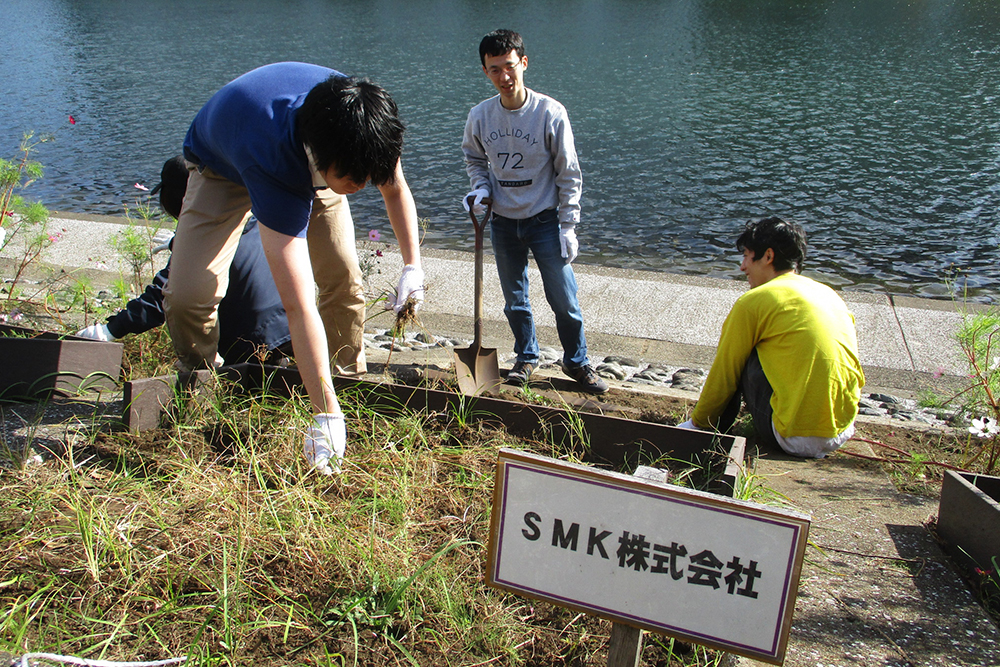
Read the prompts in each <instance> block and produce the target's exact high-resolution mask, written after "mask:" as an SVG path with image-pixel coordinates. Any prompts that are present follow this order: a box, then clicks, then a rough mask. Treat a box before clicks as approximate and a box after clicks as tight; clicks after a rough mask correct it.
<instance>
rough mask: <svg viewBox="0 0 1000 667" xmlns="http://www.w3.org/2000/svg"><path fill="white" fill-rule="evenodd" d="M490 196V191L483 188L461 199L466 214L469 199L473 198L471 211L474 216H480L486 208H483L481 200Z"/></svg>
mask: <svg viewBox="0 0 1000 667" xmlns="http://www.w3.org/2000/svg"><path fill="white" fill-rule="evenodd" d="M489 196H490V191H489V190H486V189H484V188H479V189H478V190H473V191H472V192H470V193H469V194H467V195H465V196H464V197H462V206H464V207H465V211H466V213H468V211H469V198H470V197H474V199H473V201H472V210H473V212H475V214H476V215H482V214H483V213H486V207H485V206H483V199H484V198H486V197H489Z"/></svg>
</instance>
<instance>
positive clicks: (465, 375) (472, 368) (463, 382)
mask: <svg viewBox="0 0 1000 667" xmlns="http://www.w3.org/2000/svg"><path fill="white" fill-rule="evenodd" d="M483 203H484V204H486V215H484V216H483V220H482V222H480V221H478V220H476V212H475V209H474V207H473V206H472V201H471V200H470V201H469V216H470V217H471V218H472V226H473V227H474V228H475V230H476V311H475V315H476V324H475V327H476V328H475V338H474V340H473V341H472V345H470V346H469V347H463V348H455V376H456V377H457V378H458V388H459V390H460V391H461V392H462V393H463V394H465V395H466V396H475V395H476V394H478V393H480V392H482V391H488V390H490V389H493V388H494V387H496V386H498V385H500V384H501V383H502V382H503V380H501V379H500V364H499V362H498V361H497V351H496V350H494V349H490V348H485V347H483V346H482V339H483V230H484V229H485V227H486V221H487V220H489V219H490V213H491V212H492V210H493V201H492V200H491V199H483Z"/></svg>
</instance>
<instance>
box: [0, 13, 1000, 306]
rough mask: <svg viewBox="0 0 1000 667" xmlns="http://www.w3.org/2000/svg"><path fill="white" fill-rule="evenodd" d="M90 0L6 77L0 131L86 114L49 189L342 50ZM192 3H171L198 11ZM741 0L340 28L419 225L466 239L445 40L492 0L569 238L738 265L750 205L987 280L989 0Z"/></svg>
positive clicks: (142, 156) (820, 255)
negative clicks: (187, 28)
mask: <svg viewBox="0 0 1000 667" xmlns="http://www.w3.org/2000/svg"><path fill="white" fill-rule="evenodd" d="M220 2H221V0H220ZM21 4H23V3H21ZM99 4H100V3H90V2H83V1H82V0H81V2H80V3H76V4H74V9H73V10H72V11H71V10H69V9H65V8H63V9H53V10H52V11H53V12H55V13H54V14H52V15H50V16H48V17H47V18H46V19H45V22H43V23H39V24H38V25H37V26H34V27H32V29H36V30H37V29H48V28H46V27H45V26H60V25H61V26H63V27H64V32H61V33H60V32H58V31H56V32H54V33H52V34H50V35H48V37H49V38H50V41H49V42H47V43H48V44H55V45H57V46H59V47H60V48H63V47H64V45H66V44H69V45H70V47H72V49H75V52H74V53H73V57H72V58H67V59H65V60H60V59H54V58H55V56H53V57H52V58H49V59H48V60H46V59H40V64H38V65H33V64H32V63H28V64H27V65H26V67H25V68H24V69H22V70H16V71H11V72H8V73H7V75H6V76H8V80H7V81H6V82H5V84H6V85H7V86H8V87H9V88H10V92H9V93H8V95H7V99H6V100H5V101H3V102H0V104H2V105H3V109H4V113H2V114H0V138H12V137H16V135H17V134H18V133H19V132H20V131H21V130H22V129H24V128H25V126H26V125H27V124H29V123H30V124H31V126H32V127H39V128H40V129H50V128H52V127H56V126H59V124H60V123H64V119H65V115H64V114H65V112H66V111H65V110H71V111H72V112H73V113H76V114H77V115H78V116H79V117H80V119H81V122H80V124H78V125H77V126H76V127H74V128H72V132H69V131H65V129H64V130H61V131H60V136H59V138H58V139H57V141H56V142H54V143H53V144H48V145H46V146H45V147H44V149H43V150H41V151H39V154H38V157H39V159H40V160H42V161H43V162H44V163H45V164H46V165H47V167H48V171H47V174H46V177H45V179H44V180H43V181H41V182H39V183H37V184H36V185H34V186H32V191H33V193H34V196H35V197H37V198H40V199H42V200H43V201H44V202H45V203H46V205H47V206H49V207H50V208H52V209H55V210H69V211H79V212H91V213H101V214H107V215H120V214H121V212H122V210H123V206H124V205H132V204H133V203H134V201H135V199H136V197H137V195H139V194H140V193H139V191H137V190H135V189H134V188H133V187H132V184H133V183H135V182H136V181H143V182H145V183H147V184H151V183H152V182H155V178H156V174H157V173H158V170H159V165H160V164H161V163H162V160H163V159H164V157H165V156H169V155H172V154H175V153H176V152H178V149H179V145H180V140H181V138H182V137H183V134H184V131H185V129H186V125H187V122H188V121H189V119H190V117H191V116H192V115H193V113H194V112H195V111H196V110H197V108H198V106H199V105H200V104H201V103H202V102H203V101H204V99H206V98H207V96H208V95H209V94H210V93H211V91H213V90H215V89H216V88H217V87H218V86H219V85H221V84H222V83H224V82H225V81H226V80H228V78H230V74H231V73H239V72H242V71H245V70H246V69H249V68H250V67H252V66H255V65H256V64H260V63H261V62H267V61H273V60H278V59H287V58H299V59H309V58H310V57H313V56H314V55H315V54H314V53H313V52H317V53H318V54H320V55H318V56H316V57H317V59H322V58H331V59H332V58H333V56H330V55H329V50H330V48H333V47H327V48H320V49H317V47H316V44H313V43H308V40H307V39H306V38H305V37H304V35H307V34H309V31H308V30H304V29H303V28H304V27H305V26H304V25H300V24H298V23H296V21H299V22H301V21H307V22H310V21H311V22H313V23H317V25H319V24H322V21H320V20H319V19H318V18H317V15H316V14H315V13H309V12H305V13H304V14H303V16H302V17H291V16H288V15H287V12H285V11H284V10H283V9H282V8H281V7H280V6H279V5H281V3H273V2H267V0H252V2H251V4H252V5H253V11H252V12H251V11H249V10H248V11H247V12H244V14H245V15H246V17H247V18H246V20H247V21H251V22H256V23H260V24H263V25H269V26H272V27H275V26H278V28H277V29H278V30H279V31H280V30H287V31H288V32H289V34H290V35H297V37H296V38H295V39H291V37H289V38H288V40H287V41H286V42H284V45H283V46H282V48H281V49H278V48H277V47H276V46H275V44H276V43H277V42H278V41H279V40H271V39H269V40H262V39H259V38H255V37H254V35H256V34H257V33H256V32H255V31H254V30H252V29H250V27H247V26H243V28H240V30H242V33H243V34H244V40H243V41H241V42H239V46H236V44H235V43H234V44H232V45H231V48H230V47H227V50H226V52H225V53H218V54H216V59H215V60H214V61H212V62H211V66H206V67H205V68H204V71H197V70H198V68H196V69H195V70H192V68H191V66H190V63H191V62H192V61H193V60H192V59H193V58H197V57H198V55H199V49H204V48H208V46H206V45H208V44H213V43H215V42H216V41H217V34H219V33H218V29H219V26H223V25H227V26H228V23H226V22H227V21H231V20H232V14H231V12H230V13H227V12H225V11H222V10H221V9H220V10H219V12H217V14H218V16H217V15H216V12H210V13H207V14H206V13H204V12H202V13H201V14H199V16H200V19H199V22H200V24H201V25H202V30H201V31H200V32H198V33H196V34H192V35H187V36H186V37H185V40H183V41H179V40H178V39H177V35H175V34H173V33H171V32H170V28H169V25H168V23H169V22H164V21H144V23H143V25H144V26H145V28H144V32H143V35H144V39H143V40H138V41H134V42H132V41H130V42H129V43H128V48H126V49H123V43H122V40H121V39H120V35H121V34H127V31H128V30H130V29H131V28H129V27H128V25H126V24H127V23H128V20H129V19H128V17H127V16H121V15H115V16H110V15H108V16H106V15H105V13H104V12H102V11H100V7H99ZM195 4H197V3H194V4H191V3H181V4H180V5H178V6H177V7H174V8H172V9H170V10H169V11H170V12H183V11H199V10H198V9H197V8H196V7H195ZM222 4H224V3H222ZM749 4H751V3H742V2H738V1H737V0H704V1H701V2H693V3H643V4H642V11H641V12H639V11H636V10H635V7H633V6H632V5H631V4H629V3H624V2H614V1H608V2H599V3H595V4H593V6H589V9H587V10H586V11H585V10H582V9H581V11H579V12H576V13H574V14H572V15H569V14H567V13H566V12H565V11H564V9H561V6H560V5H559V3H555V2H540V3H537V4H533V5H532V7H531V11H530V20H529V17H528V15H527V14H524V15H522V14H523V13H524V12H527V11H528V10H527V9H524V10H523V11H522V10H521V9H511V8H506V9H505V10H504V11H503V12H501V11H500V10H499V9H498V8H493V9H488V10H484V9H483V8H478V9H476V11H475V12H472V10H471V9H470V8H466V7H465V6H464V5H461V4H459V5H458V7H461V9H460V10H455V11H452V10H449V11H448V12H445V13H444V14H442V13H440V12H438V13H437V14H435V13H434V12H428V11H425V10H418V9H417V8H414V7H411V6H410V5H407V4H406V3H400V4H399V5H398V7H396V9H397V10H398V11H394V12H388V13H386V12H384V11H378V10H377V9H375V8H363V7H360V6H358V7H354V8H353V11H354V12H355V13H354V14H353V16H354V18H355V22H356V25H354V26H351V27H347V28H345V29H344V31H343V32H342V33H338V35H339V36H338V37H337V40H336V49H337V54H338V57H341V56H342V55H343V54H352V55H351V56H349V57H347V58H346V59H345V65H344V66H343V68H344V69H345V70H346V71H353V70H352V67H349V66H348V65H352V64H353V65H354V66H355V67H357V62H360V61H361V60H362V59H363V62H364V67H357V69H360V71H361V72H362V73H365V74H369V75H371V76H373V77H374V78H376V79H377V80H379V81H380V82H382V83H384V84H385V85H386V87H387V88H389V89H390V90H392V91H393V92H394V95H395V96H396V98H397V101H399V103H400V107H401V109H402V110H403V113H404V116H405V118H406V119H407V122H408V125H409V130H408V133H409V135H408V146H407V152H406V155H405V164H406V169H407V175H408V180H409V182H410V184H411V186H412V188H413V190H414V194H415V196H416V198H417V201H418V208H419V213H420V215H421V216H422V217H424V218H426V219H427V221H428V222H427V228H426V237H425V241H424V242H425V244H426V245H428V246H430V247H440V248H449V249H462V250H470V249H471V247H472V238H471V230H470V228H469V226H468V225H467V218H466V217H465V214H464V213H463V212H462V210H461V209H460V208H459V207H460V203H459V202H460V198H461V196H462V194H463V193H464V192H465V191H466V190H467V187H468V182H467V179H466V177H465V173H464V168H463V166H462V161H461V155H460V152H459V148H458V147H459V143H460V140H461V133H462V127H463V125H464V120H465V113H466V111H467V109H468V108H469V107H470V106H471V105H472V104H473V103H475V102H476V101H478V99H481V98H482V97H484V96H485V95H487V94H489V92H490V89H489V87H488V84H486V82H485V79H484V78H483V77H481V74H480V73H478V72H476V71H475V67H474V63H475V60H474V56H473V60H472V63H470V62H469V58H465V57H461V58H459V57H456V56H455V55H454V53H452V52H451V51H450V50H449V49H448V48H446V45H447V44H449V43H452V42H454V41H455V40H456V39H458V37H456V35H459V37H460V39H461V40H466V41H469V42H470V43H473V44H474V43H475V41H477V40H478V34H479V31H480V30H481V27H482V26H481V22H482V20H483V19H482V18H477V19H476V20H471V19H470V18H469V17H470V16H471V15H473V14H475V15H477V16H478V13H479V12H482V11H486V12H487V14H489V16H487V17H486V18H489V19H491V20H493V19H496V20H499V19H500V18H503V19H504V21H505V22H506V21H507V19H508V18H511V19H518V20H520V21H522V22H523V23H524V24H525V25H527V26H532V28H531V29H532V30H534V31H535V32H534V33H532V32H529V30H528V29H527V28H526V29H525V32H526V35H527V36H530V37H531V40H530V41H531V43H532V44H536V45H537V46H538V50H536V51H534V52H532V54H533V55H532V56H531V57H532V65H533V66H532V68H530V69H529V72H528V79H527V80H528V85H529V86H531V87H534V88H536V89H537V90H540V91H543V92H549V93H551V94H552V95H553V96H555V97H556V98H557V99H559V100H560V101H562V102H563V103H564V104H565V105H566V107H567V109H568V110H569V113H570V116H571V119H572V121H573V126H574V130H575V133H576V139H577V146H578V149H579V152H580V157H581V162H582V164H583V166H584V171H585V190H584V199H583V207H584V210H583V222H582V224H581V226H580V229H579V236H580V240H581V257H580V260H579V261H581V262H587V263H595V264H602V265H607V266H616V267H622V268H636V269H649V270H655V271H668V272H675V273H682V274H691V275H709V276H717V277H738V276H739V272H738V270H737V265H738V257H737V253H736V251H735V249H734V248H733V247H732V242H733V240H734V239H735V237H736V236H737V235H738V232H739V229H740V226H741V225H742V223H743V222H744V221H746V220H747V219H749V218H751V217H755V216H759V215H765V214H771V213H773V214H779V215H785V216H788V217H790V218H792V219H795V220H797V221H799V222H801V223H803V225H804V226H805V227H806V228H807V230H808V232H809V235H810V256H809V260H808V263H807V266H808V268H809V269H810V270H812V271H814V272H815V273H816V274H818V275H819V276H820V277H821V278H822V279H823V280H824V281H825V282H828V283H830V284H832V285H834V286H836V287H840V288H844V289H854V290H865V291H883V292H890V293H898V294H915V295H920V296H928V297H947V296H949V295H950V294H953V293H955V291H956V290H964V289H967V290H968V291H969V292H970V294H972V296H973V297H974V298H976V299H979V300H984V301H992V300H994V299H995V298H996V297H997V295H1000V269H998V263H997V259H996V254H997V246H998V243H1000V240H998V223H1000V218H998V215H1000V214H998V209H1000V206H998V205H1000V146H998V144H1000V141H998V133H1000V111H998V105H997V103H996V102H997V98H996V96H997V91H996V72H997V71H1000V44H998V39H1000V38H998V35H1000V9H997V7H995V6H993V4H992V3H974V2H956V3H952V4H950V5H949V7H950V8H951V9H950V13H944V12H938V11H936V10H935V9H934V8H932V7H917V8H914V7H909V6H907V7H905V8H904V7H903V5H899V6H897V5H896V4H894V3H870V4H869V3H854V2H847V1H846V0H843V1H841V2H838V1H836V0H831V2H828V3H815V4H813V3H805V4H803V5H801V6H799V5H796V6H794V7H792V6H791V5H789V6H787V7H786V6H785V5H784V4H773V3H772V4H765V5H764V9H762V10H761V11H747V6H749ZM15 5H17V6H20V5H18V3H16V2H15ZM25 6H27V5H25ZM46 6H48V5H46ZM449 6H450V5H449ZM52 7H56V8H58V7H63V6H62V5H52ZM439 9H440V8H439ZM467 10H468V12H472V13H471V14H469V16H466V12H467ZM2 11H3V10H0V13H2ZM151 11H167V10H165V9H155V8H154V9H153V10H151ZM60 12H65V14H66V16H63V15H62V14H60ZM449 12H450V13H449ZM511 12H513V13H511ZM519 12H521V13H519ZM168 13H169V12H168ZM226 17H229V18H226ZM147 18H148V17H147ZM445 19H447V20H445ZM213 21H214V22H215V23H213ZM177 23H178V24H183V23H184V22H183V21H177ZM256 23H255V24H256ZM395 23H405V25H406V26H409V27H408V29H407V30H405V31H404V30H396V29H394V28H393V26H395ZM466 24H468V25H466ZM310 25H311V26H312V24H310ZM29 27H31V26H29ZM313 27H315V26H313ZM395 27H396V28H398V27H399V26H395ZM147 29H148V30H147ZM232 29H233V30H236V27H234V28H232ZM52 30H56V29H55V28H52ZM13 32H15V33H16V32H17V31H13ZM237 32H239V30H237ZM319 32H323V31H322V30H320V31H319ZM227 34H228V33H227ZM381 34H392V35H394V39H393V41H392V42H391V43H389V42H386V41H385V40H383V39H380V38H379V37H378V35H381ZM199 35H201V37H199ZM45 36H46V35H41V37H43V38H44V37H45ZM428 36H431V37H434V38H433V39H428ZM15 39H16V37H15ZM199 39H200V40H202V41H199ZM303 40H305V41H303ZM43 44H44V42H43ZM74 44H75V45H76V46H72V45H74ZM165 44H166V45H171V48H166V47H165V46H164V45H165ZM595 44H596V45H600V46H601V48H600V49H599V53H600V57H595V56H594V50H593V46H594V45H595ZM612 44H613V45H614V48H611V47H610V46H609V45H612ZM14 46H15V47H17V45H16V44H15V45H14ZM21 47H22V48H24V47H25V45H24V44H21ZM70 47H65V48H67V49H70V50H72V49H71V48H70ZM543 47H544V48H543ZM238 49H243V51H239V50H238ZM546 49H547V50H546ZM353 54H358V55H356V56H355V55H353ZM57 55H61V54H57ZM351 58H355V59H356V61H357V62H355V61H352V60H351ZM422 60H429V61H432V62H435V68H433V69H434V76H433V79H434V83H433V84H432V85H428V83H429V82H428V80H427V78H426V77H418V76H413V74H414V73H413V72H412V71H410V70H409V69H408V68H400V67H399V64H400V63H408V62H415V61H422ZM197 61H198V62H201V60H200V59H198V60H197ZM581 64H585V66H583V67H581ZM32 67H37V69H34V70H33V69H32ZM15 69H16V68H15ZM470 69H471V71H470ZM151 72H156V73H157V75H156V76H154V77H151V76H150V73H151ZM69 81H79V82H80V85H70V84H69V83H67V82H69ZM126 97H127V100H125V99H124V98H126ZM38 98H41V100H42V104H39V101H38ZM126 102H127V103H126ZM24 109H27V110H28V113H29V114H30V115H27V116H26V115H25V114H24V113H23V110H24ZM109 110H110V112H109ZM4 141H5V143H4V144H3V148H4V149H5V150H6V151H7V152H9V150H10V149H9V146H10V145H11V142H10V141H7V139H4ZM370 190H371V189H368V190H366V191H364V192H362V193H360V194H359V195H357V196H356V197H355V198H354V199H352V208H353V210H354V212H355V218H356V222H357V226H358V228H359V233H360V234H364V232H365V231H367V229H368V228H372V227H376V228H381V230H382V231H383V232H387V231H388V224H387V222H386V221H385V216H384V210H383V208H382V206H381V202H380V201H379V199H378V197H377V192H373V191H370ZM948 281H951V282H950V283H949V282H948Z"/></svg>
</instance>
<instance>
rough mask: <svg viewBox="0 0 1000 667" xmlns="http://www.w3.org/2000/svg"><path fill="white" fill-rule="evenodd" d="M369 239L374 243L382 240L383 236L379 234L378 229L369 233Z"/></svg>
mask: <svg viewBox="0 0 1000 667" xmlns="http://www.w3.org/2000/svg"><path fill="white" fill-rule="evenodd" d="M368 238H369V240H372V241H380V240H381V239H382V235H381V234H379V233H378V230H377V229H371V230H369V231H368Z"/></svg>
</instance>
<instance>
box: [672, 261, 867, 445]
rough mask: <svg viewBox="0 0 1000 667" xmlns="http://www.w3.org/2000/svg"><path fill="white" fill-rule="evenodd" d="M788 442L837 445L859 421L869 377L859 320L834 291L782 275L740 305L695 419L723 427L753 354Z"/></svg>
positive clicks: (704, 425) (723, 337)
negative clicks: (802, 439)
mask: <svg viewBox="0 0 1000 667" xmlns="http://www.w3.org/2000/svg"><path fill="white" fill-rule="evenodd" d="M755 347H756V348H757V354H758V356H759V357H760V364H761V366H762V367H763V369H764V375H766V376H767V379H768V382H770V384H771V388H772V389H773V390H774V393H773V395H772V396H771V408H772V409H773V410H774V427H775V429H776V430H777V432H778V433H780V434H781V435H782V436H783V437H786V438H788V437H794V436H815V437H822V438H833V437H835V436H837V435H838V434H840V433H841V432H842V431H844V429H846V428H847V427H848V426H849V425H850V424H851V423H852V422H853V421H854V418H855V417H857V414H858V400H859V399H860V397H861V387H862V386H864V383H865V376H864V372H863V371H862V370H861V362H860V360H859V359H858V338H857V332H856V331H855V328H854V316H853V315H852V314H851V312H850V311H849V310H848V309H847V305H846V304H845V303H844V301H843V300H842V299H841V298H840V297H839V296H838V295H837V293H836V292H834V291H833V290H832V289H830V288H829V287H827V286H826V285H823V284H821V283H818V282H816V281H815V280H811V279H809V278H806V277H803V276H800V275H798V274H795V273H791V272H789V273H784V274H781V275H779V276H777V277H776V278H774V279H772V280H769V281H768V282H766V283H764V284H763V285H760V286H758V287H756V288H754V289H751V290H750V291H749V292H747V293H746V294H744V295H743V296H741V297H740V298H739V299H737V300H736V303H735V304H734V305H733V309H732V310H731V311H730V312H729V315H728V316H727V317H726V321H725V323H724V324H723V325H722V334H721V335H720V337H719V347H718V350H717V352H716V354H715V360H714V361H713V362H712V368H711V370H710V371H709V374H708V379H707V380H706V381H705V387H704V389H702V392H701V397H700V398H699V399H698V404H697V405H696V406H695V409H694V412H693V413H692V414H691V419H692V420H693V421H694V423H695V424H696V425H697V426H700V427H702V428H708V427H711V426H712V425H713V424H717V423H718V420H719V416H720V415H721V414H722V412H723V410H724V409H725V407H726V405H727V404H728V403H729V400H730V399H731V398H732V396H733V394H734V393H736V390H737V387H738V386H739V380H740V376H741V375H742V374H743V367H744V366H745V365H746V361H747V358H749V356H750V353H751V352H752V351H753V349H754V348H755Z"/></svg>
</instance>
